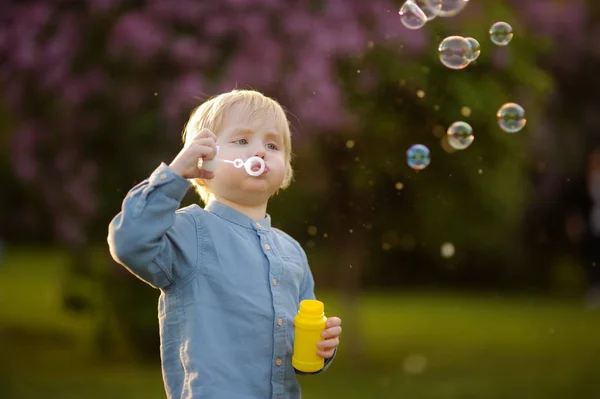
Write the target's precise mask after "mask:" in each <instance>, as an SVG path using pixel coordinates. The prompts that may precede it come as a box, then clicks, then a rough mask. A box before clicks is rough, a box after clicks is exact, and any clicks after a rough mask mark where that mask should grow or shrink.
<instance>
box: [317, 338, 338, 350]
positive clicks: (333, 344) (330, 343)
mask: <svg viewBox="0 0 600 399" xmlns="http://www.w3.org/2000/svg"><path fill="white" fill-rule="evenodd" d="M317 346H318V347H319V348H320V349H335V348H337V347H338V346H340V339H339V338H338V337H335V338H331V339H326V340H323V341H319V342H317Z"/></svg>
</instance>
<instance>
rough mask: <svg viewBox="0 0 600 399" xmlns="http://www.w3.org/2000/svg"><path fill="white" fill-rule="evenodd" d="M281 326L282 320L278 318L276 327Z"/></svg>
mask: <svg viewBox="0 0 600 399" xmlns="http://www.w3.org/2000/svg"><path fill="white" fill-rule="evenodd" d="M282 324H283V319H282V318H279V320H277V325H278V326H281V325H282Z"/></svg>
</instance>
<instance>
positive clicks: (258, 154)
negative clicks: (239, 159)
mask: <svg viewBox="0 0 600 399" xmlns="http://www.w3.org/2000/svg"><path fill="white" fill-rule="evenodd" d="M253 156H255V157H260V158H264V157H265V149H264V148H262V149H259V150H256V151H254V155H253Z"/></svg>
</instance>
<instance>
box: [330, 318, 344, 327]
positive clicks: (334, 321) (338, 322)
mask: <svg viewBox="0 0 600 399" xmlns="http://www.w3.org/2000/svg"><path fill="white" fill-rule="evenodd" d="M341 325H342V319H340V318H339V317H330V318H328V319H327V327H335V326H341Z"/></svg>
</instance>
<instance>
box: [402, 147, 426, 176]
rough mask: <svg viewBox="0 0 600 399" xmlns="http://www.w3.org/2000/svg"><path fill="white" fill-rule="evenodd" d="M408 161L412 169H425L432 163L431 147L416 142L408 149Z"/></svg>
mask: <svg viewBox="0 0 600 399" xmlns="http://www.w3.org/2000/svg"><path fill="white" fill-rule="evenodd" d="M406 162H407V163H408V166H409V167H410V168H411V169H414V170H423V169H425V168H426V167H427V166H429V164H430V163H431V156H430V154H429V148H427V147H425V146H424V145H422V144H415V145H413V146H412V147H410V148H409V149H408V151H406Z"/></svg>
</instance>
